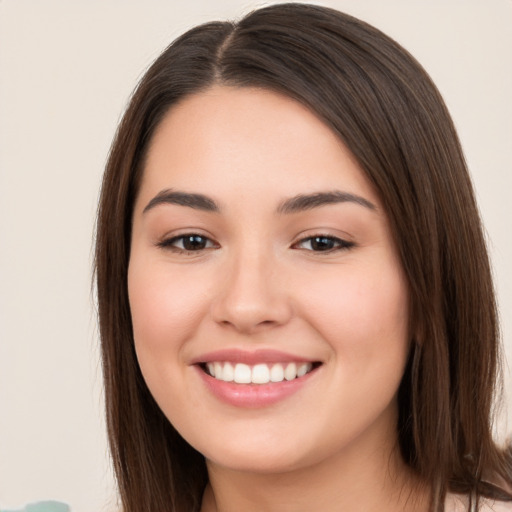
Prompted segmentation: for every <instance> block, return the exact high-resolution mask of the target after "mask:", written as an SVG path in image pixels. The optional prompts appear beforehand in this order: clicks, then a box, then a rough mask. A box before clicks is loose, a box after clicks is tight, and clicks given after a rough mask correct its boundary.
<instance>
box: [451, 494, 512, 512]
mask: <svg viewBox="0 0 512 512" xmlns="http://www.w3.org/2000/svg"><path fill="white" fill-rule="evenodd" d="M468 505H469V499H468V497H467V496H462V495H460V494H449V495H448V496H447V498H446V505H445V511H446V512H468ZM471 512H477V511H476V509H471ZM478 512H512V501H509V502H504V501H494V500H489V499H486V498H482V499H481V500H480V506H479V508H478Z"/></svg>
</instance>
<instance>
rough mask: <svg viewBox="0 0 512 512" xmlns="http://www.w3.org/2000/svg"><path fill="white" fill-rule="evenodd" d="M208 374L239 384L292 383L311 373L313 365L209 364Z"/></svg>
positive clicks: (207, 366)
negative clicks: (291, 381) (285, 381)
mask: <svg viewBox="0 0 512 512" xmlns="http://www.w3.org/2000/svg"><path fill="white" fill-rule="evenodd" d="M206 368H207V370H208V373H209V374H210V375H211V376H212V377H215V378H216V379H218V380H223V381H226V382H233V381H234V382H236V383H237V384H268V383H269V382H283V381H284V380H287V381H290V380H294V379H296V378H299V377H303V376H304V375H306V374H307V373H309V372H310V371H311V370H312V368H313V365H312V364H311V363H299V364H297V363H288V364H282V363H275V364H272V365H267V364H265V363H262V364H256V365H254V366H249V365H247V364H243V363H237V364H232V363H228V362H225V363H221V362H217V361H216V362H214V363H207V365H206Z"/></svg>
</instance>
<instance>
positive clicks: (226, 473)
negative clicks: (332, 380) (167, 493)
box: [201, 445, 429, 512]
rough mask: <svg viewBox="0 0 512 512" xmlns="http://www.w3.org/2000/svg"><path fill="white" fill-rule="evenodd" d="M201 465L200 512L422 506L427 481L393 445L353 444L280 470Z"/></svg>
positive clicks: (357, 511) (383, 511)
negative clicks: (367, 447) (204, 476)
mask: <svg viewBox="0 0 512 512" xmlns="http://www.w3.org/2000/svg"><path fill="white" fill-rule="evenodd" d="M374 446H375V445H374ZM207 466H208V474H209V480H210V483H209V484H208V486H207V488H206V491H205V494H204V498H203V507H202V509H201V510H202V512H235V511H236V512H238V511H240V510H243V511H244V512H260V511H261V510H265V511H267V512H278V511H279V512H306V511H307V512H310V511H311V510H322V512H340V511H344V510H347V511H350V512H377V511H378V512H401V511H404V512H405V511H407V510H409V511H410V510H415V511H417V512H420V511H421V512H422V511H427V510H428V499H429V492H428V489H427V486H426V485H424V484H423V483H422V482H421V481H420V480H419V479H418V478H417V477H415V476H414V475H413V473H412V472H411V471H410V469H409V468H408V467H407V466H406V465H405V464H404V462H403V460H402V458H401V456H400V454H399V450H398V449H397V448H396V445H393V446H389V445H388V446H383V445H381V446H380V447H379V449H378V450H377V451H375V450H372V451H361V450H360V447H355V448H354V449H353V450H345V451H344V452H343V453H338V454H332V456H330V457H329V458H328V459H324V460H322V461H321V462H318V463H317V464H314V465H310V466H307V467H301V468H295V469H291V470H290V471H285V472H280V473H254V472H247V471H237V470H232V469H228V468H225V467H221V466H218V465H216V464H215V463H212V462H207Z"/></svg>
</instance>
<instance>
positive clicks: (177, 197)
mask: <svg viewBox="0 0 512 512" xmlns="http://www.w3.org/2000/svg"><path fill="white" fill-rule="evenodd" d="M160 204H177V205H179V206H187V207H189V208H193V209H194V210H202V211H205V212H215V213H218V212H220V208H219V206H218V205H217V203H216V202H215V201H214V200H213V199H211V198H209V197H208V196H205V195H203V194H193V193H190V192H179V191H176V190H171V189H165V190H162V191H160V192H159V193H158V194H157V195H156V196H155V197H153V199H151V201H149V203H148V204H147V205H146V207H145V208H144V210H143V211H142V213H146V212H147V211H149V210H151V209H152V208H154V207H155V206H158V205H160Z"/></svg>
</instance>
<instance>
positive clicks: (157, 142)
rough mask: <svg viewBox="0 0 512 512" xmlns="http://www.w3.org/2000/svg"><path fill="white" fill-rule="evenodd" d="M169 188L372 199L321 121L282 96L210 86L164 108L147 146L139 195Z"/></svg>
mask: <svg viewBox="0 0 512 512" xmlns="http://www.w3.org/2000/svg"><path fill="white" fill-rule="evenodd" d="M169 187H171V188H172V187H178V188H180V189H184V190H190V191H194V192H201V193H208V194H213V195H215V194H216V193H218V194H221V193H223V192H226V191H228V190H229V191H231V192H232V193H235V194H237V195H238V196H239V197H240V196H250V195H254V194H258V193H266V194H270V195H272V193H275V194H281V195H283V194H284V195H287V196H289V195H294V194H300V193H304V192H314V191H315V190H329V189H332V188H343V189H344V190H346V191H348V192H354V193H358V194H364V195H366V196H369V197H368V199H369V200H372V201H373V202H375V201H376V200H377V198H376V194H375V193H374V191H373V190H372V188H371V186H370V185H369V182H368V180H367V178H366V177H365V175H364V173H363V172H362V170H361V169H360V167H359V165H358V163H357V161H356V160H355V158H354V157H353V155H352V154H351V153H350V151H349V150H348V149H347V148H346V147H345V146H344V145H343V144H342V142H341V141H340V139H339V138H338V137H337V136H336V135H335V133H334V132H333V131H332V130H331V129H330V128H329V127H328V126H327V125H326V124H325V123H324V122H323V121H322V120H320V119H319V118H318V117H317V116H316V115H315V114H314V113H312V112H311V110H310V109H308V108H307V107H305V106H304V105H302V104H300V103H299V102H297V101H295V100H293V99H291V98H289V97H287V96H284V95H281V94H277V93H275V92H272V91H268V90H264V89H257V88H234V87H225V86H215V87H212V88H210V89H208V90H206V91H204V92H201V93H198V94H194V95H192V96H189V97H186V98H185V99H184V100H182V101H181V102H180V103H179V104H177V105H175V106H174V107H172V108H171V110H170V111H169V112H168V113H167V114H166V116H165V117H164V119H163V120H162V122H161V123H160V125H159V126H158V127H157V129H156V131H155V133H154V136H153V138H152V141H151V144H150V146H149V150H148V154H147V158H146V162H145V168H144V172H143V180H142V188H141V195H148V196H149V195H150V194H156V193H158V192H159V191H160V190H162V189H164V188H169ZM269 198H270V196H269Z"/></svg>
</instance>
